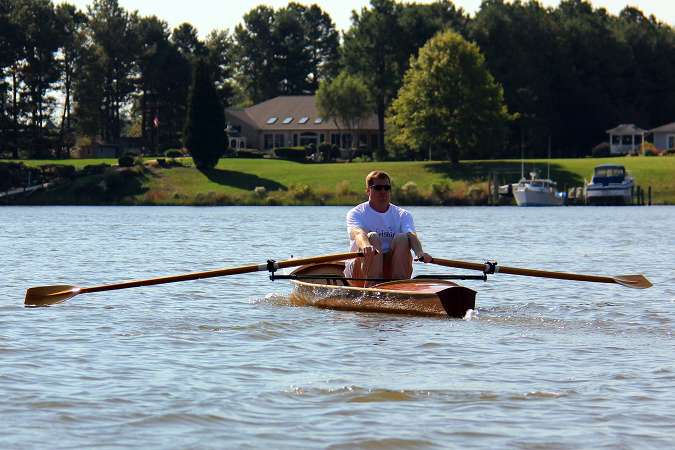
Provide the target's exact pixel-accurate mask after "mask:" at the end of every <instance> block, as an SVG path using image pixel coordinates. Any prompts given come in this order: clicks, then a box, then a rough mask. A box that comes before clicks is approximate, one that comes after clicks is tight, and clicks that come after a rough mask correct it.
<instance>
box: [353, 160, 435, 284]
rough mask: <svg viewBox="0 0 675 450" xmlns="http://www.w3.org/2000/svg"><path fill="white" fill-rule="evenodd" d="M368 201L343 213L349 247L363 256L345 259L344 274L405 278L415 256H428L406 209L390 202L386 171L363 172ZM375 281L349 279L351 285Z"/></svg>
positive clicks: (423, 257) (420, 257)
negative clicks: (413, 255)
mask: <svg viewBox="0 0 675 450" xmlns="http://www.w3.org/2000/svg"><path fill="white" fill-rule="evenodd" d="M366 193H367V194H368V201H367V202H363V203H361V204H359V205H357V206H355V207H354V208H352V209H351V210H350V211H349V212H348V213H347V232H348V234H349V240H350V246H351V251H353V252H356V251H359V252H362V253H363V255H364V257H363V258H356V259H352V260H349V261H347V263H346V266H345V277H347V278H374V279H378V278H380V279H381V278H385V279H393V280H404V279H409V278H410V276H411V275H412V270H413V269H412V262H413V258H412V255H411V253H410V251H411V250H412V251H413V252H414V253H415V256H416V257H417V258H418V259H420V260H421V261H424V262H425V263H428V262H431V260H432V258H431V256H430V255H429V254H428V253H425V252H424V250H422V244H421V243H420V241H419V239H418V238H417V234H416V232H415V224H414V222H413V217H412V214H410V212H408V211H406V210H405V209H403V208H399V207H398V206H396V205H394V204H392V203H391V178H390V177H389V175H388V174H387V173H386V172H382V171H373V172H370V173H369V174H368V175H367V176H366ZM376 283H377V282H376V281H356V280H355V281H352V282H351V284H353V285H355V286H366V287H367V286H370V285H372V284H376Z"/></svg>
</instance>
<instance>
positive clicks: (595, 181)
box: [586, 164, 633, 205]
mask: <svg viewBox="0 0 675 450" xmlns="http://www.w3.org/2000/svg"><path fill="white" fill-rule="evenodd" d="M632 190H633V177H631V176H630V175H628V173H627V172H626V168H625V167H624V166H622V165H620V164H602V165H599V166H597V167H596V168H595V169H594V170H593V178H592V179H591V182H590V183H588V184H587V185H586V202H587V203H590V204H593V205H630V204H631V200H632V199H631V197H632Z"/></svg>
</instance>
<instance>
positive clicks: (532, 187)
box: [512, 172, 565, 206]
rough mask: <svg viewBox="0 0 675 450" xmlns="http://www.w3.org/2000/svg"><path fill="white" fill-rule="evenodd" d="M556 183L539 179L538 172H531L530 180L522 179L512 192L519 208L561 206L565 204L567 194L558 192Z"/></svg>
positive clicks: (514, 185)
mask: <svg viewBox="0 0 675 450" xmlns="http://www.w3.org/2000/svg"><path fill="white" fill-rule="evenodd" d="M556 186H557V185H556V183H555V181H551V180H550V179H548V178H537V173H536V172H530V179H529V180H528V179H526V178H525V177H523V178H521V179H520V181H519V182H518V183H513V185H512V191H513V196H514V197H515V199H516V204H517V205H518V206H561V205H563V204H564V203H565V194H564V193H562V192H558V189H557V187H556Z"/></svg>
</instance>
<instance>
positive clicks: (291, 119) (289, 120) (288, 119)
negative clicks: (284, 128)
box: [281, 117, 293, 124]
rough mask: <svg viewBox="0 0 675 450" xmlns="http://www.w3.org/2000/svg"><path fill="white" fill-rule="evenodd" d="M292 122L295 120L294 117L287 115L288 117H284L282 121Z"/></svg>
mask: <svg viewBox="0 0 675 450" xmlns="http://www.w3.org/2000/svg"><path fill="white" fill-rule="evenodd" d="M291 122H293V118H292V117H286V118H285V119H284V121H283V122H281V123H285V124H289V123H291Z"/></svg>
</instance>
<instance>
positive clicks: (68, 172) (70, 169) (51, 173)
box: [40, 164, 77, 180]
mask: <svg viewBox="0 0 675 450" xmlns="http://www.w3.org/2000/svg"><path fill="white" fill-rule="evenodd" d="M40 170H41V171H42V173H43V174H44V175H45V177H46V178H47V179H50V180H51V179H55V178H74V177H75V174H76V172H77V170H76V169H75V166H66V165H61V164H45V165H43V166H40Z"/></svg>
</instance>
